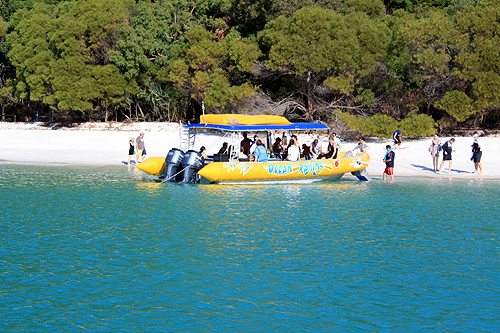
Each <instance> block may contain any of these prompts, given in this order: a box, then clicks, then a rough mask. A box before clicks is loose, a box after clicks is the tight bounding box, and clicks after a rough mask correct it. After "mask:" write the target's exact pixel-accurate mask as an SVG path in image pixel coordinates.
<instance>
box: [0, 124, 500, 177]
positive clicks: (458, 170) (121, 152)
mask: <svg viewBox="0 0 500 333" xmlns="http://www.w3.org/2000/svg"><path fill="white" fill-rule="evenodd" d="M0 131H1V133H2V140H0V162H1V163H11V164H15V163H34V164H49V165H50V164H68V165H96V166H99V165H103V166H104V165H115V166H124V165H125V162H126V161H127V159H128V141H129V140H130V138H132V137H134V138H136V137H137V136H138V135H139V133H140V132H144V133H145V135H144V139H145V144H146V151H147V153H148V155H147V156H166V154H167V153H168V151H169V150H170V149H171V148H178V147H179V145H180V135H179V124H177V123H84V124H81V125H78V126H75V127H72V128H66V127H56V128H50V127H44V126H43V124H42V123H9V122H0ZM448 139H450V137H442V138H441V141H442V142H443V143H444V142H445V141H446V140H448ZM311 140H312V138H310V137H301V136H300V135H299V142H300V143H301V144H302V143H307V144H309V143H310V141H311ZM431 140H432V138H422V139H405V138H404V137H403V143H402V148H403V149H399V150H398V149H396V150H395V154H396V157H395V167H394V176H395V178H396V180H397V178H398V177H412V178H443V179H470V180H500V168H497V166H498V165H500V154H499V153H498V152H497V149H498V147H499V146H500V137H498V136H494V137H493V136H489V137H480V138H479V143H480V145H481V148H482V151H483V157H482V160H481V162H482V165H483V170H484V172H483V173H482V174H480V175H479V174H473V173H472V172H473V171H474V164H473V163H472V161H471V160H470V157H471V144H472V141H473V139H472V137H456V142H455V144H454V145H453V149H454V150H455V152H454V153H453V155H452V156H453V165H452V170H451V173H448V162H446V163H445V165H444V167H443V170H442V171H443V173H441V174H437V173H435V172H434V171H433V170H432V158H431V156H430V153H429V151H428V147H429V145H430V143H431ZM223 141H229V140H224V139H221V138H220V137H218V136H216V135H204V136H198V137H197V140H196V143H195V148H196V149H198V148H199V147H201V146H202V145H203V146H205V147H207V151H208V154H213V153H216V152H217V151H218V150H219V148H220V146H221V144H222V142H223ZM356 143H357V142H348V141H347V142H342V147H341V150H342V151H345V150H349V149H352V148H353V147H354V146H355V145H356ZM367 144H368V153H369V154H370V156H371V158H372V161H371V163H370V165H369V167H368V172H369V173H370V175H371V176H372V177H373V178H375V179H377V178H381V177H382V173H383V171H384V168H385V164H384V163H383V162H382V159H383V157H384V154H385V146H386V145H387V144H391V145H392V140H375V139H374V140H370V139H367ZM440 162H441V158H440Z"/></svg>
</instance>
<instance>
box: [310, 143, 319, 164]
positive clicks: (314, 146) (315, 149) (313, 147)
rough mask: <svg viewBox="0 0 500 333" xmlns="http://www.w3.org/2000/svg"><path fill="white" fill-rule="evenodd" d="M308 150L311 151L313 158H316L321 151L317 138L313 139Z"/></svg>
mask: <svg viewBox="0 0 500 333" xmlns="http://www.w3.org/2000/svg"><path fill="white" fill-rule="evenodd" d="M309 150H310V151H311V155H312V158H313V159H316V158H318V155H319V154H320V153H321V145H320V144H319V141H318V139H314V141H313V142H312V143H311V147H310V148H309Z"/></svg>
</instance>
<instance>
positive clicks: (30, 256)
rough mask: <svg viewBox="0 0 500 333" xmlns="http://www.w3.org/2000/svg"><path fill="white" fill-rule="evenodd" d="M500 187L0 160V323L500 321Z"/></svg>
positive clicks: (208, 325) (420, 325)
mask: <svg viewBox="0 0 500 333" xmlns="http://www.w3.org/2000/svg"><path fill="white" fill-rule="evenodd" d="M20 180H22V181H20ZM499 188H500V187H499V186H498V183H495V182H489V183H475V182H449V181H428V180H426V181H417V180H399V181H398V182H395V183H394V184H392V185H389V184H388V183H383V182H371V183H358V182H351V181H341V182H337V183H316V184H302V185H274V186H265V185H238V186H230V185H193V186H190V185H179V184H158V183H156V182H155V181H154V178H153V177H149V176H144V175H142V174H138V173H136V171H135V169H132V170H130V171H128V169H126V168H125V169H118V168H111V169H109V168H78V167H66V168H62V167H41V166H4V165H0V194H1V196H2V198H3V205H2V211H1V213H0V226H1V227H2V230H3V233H2V236H1V237H2V238H1V241H2V246H1V247H0V274H1V276H2V278H3V279H4V281H7V282H6V283H4V285H3V290H2V299H3V302H2V303H3V306H2V308H1V309H0V315H1V316H2V321H0V329H2V330H14V331H19V330H37V331H46V330H49V331H60V330H61V331H65V330H75V329H76V330H83V329H87V330H102V329H106V330H120V331H122V330H129V331H138V330H139V331H140V330H150V331H165V330H182V331H186V330H225V331H267V330H269V328H272V329H273V330H287V331H289V330H291V331H331V330H332V328H335V329H336V330H337V329H338V330H367V331H368V330H391V331H393V330H398V331H399V330H412V331H417V330H419V331H423V330H425V331H428V330H442V329H444V330H447V329H449V330H453V329H460V330H462V329H463V330H489V331H492V330H496V329H497V328H498V327H499V317H498V313H497V312H498V311H497V299H498V296H500V295H499V294H500V293H499V287H498V286H499V285H500V284H499V282H500V274H499V269H498V267H500V263H499V259H498V258H499V256H498V249H499V245H500V244H499V226H498V221H499V220H500V216H499V214H500V213H499V212H498V210H496V209H491V208H492V205H491V198H494V197H498V194H499ZM441 198H442V199H441Z"/></svg>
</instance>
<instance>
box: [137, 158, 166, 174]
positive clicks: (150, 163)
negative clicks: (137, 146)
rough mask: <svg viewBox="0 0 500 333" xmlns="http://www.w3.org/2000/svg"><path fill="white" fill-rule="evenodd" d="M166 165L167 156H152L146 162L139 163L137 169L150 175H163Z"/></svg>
mask: <svg viewBox="0 0 500 333" xmlns="http://www.w3.org/2000/svg"><path fill="white" fill-rule="evenodd" d="M166 165H167V164H166V163H165V157H150V158H148V159H146V160H145V161H144V162H142V163H139V164H137V169H139V170H142V171H144V172H146V173H149V174H150V175H161V173H162V172H163V170H165V166H166Z"/></svg>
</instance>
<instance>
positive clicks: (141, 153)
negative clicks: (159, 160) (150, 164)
mask: <svg viewBox="0 0 500 333" xmlns="http://www.w3.org/2000/svg"><path fill="white" fill-rule="evenodd" d="M135 148H136V154H135V163H136V164H139V158H140V157H142V161H141V162H144V159H145V158H146V145H145V144H144V133H143V132H141V134H139V136H138V137H137V139H135Z"/></svg>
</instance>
